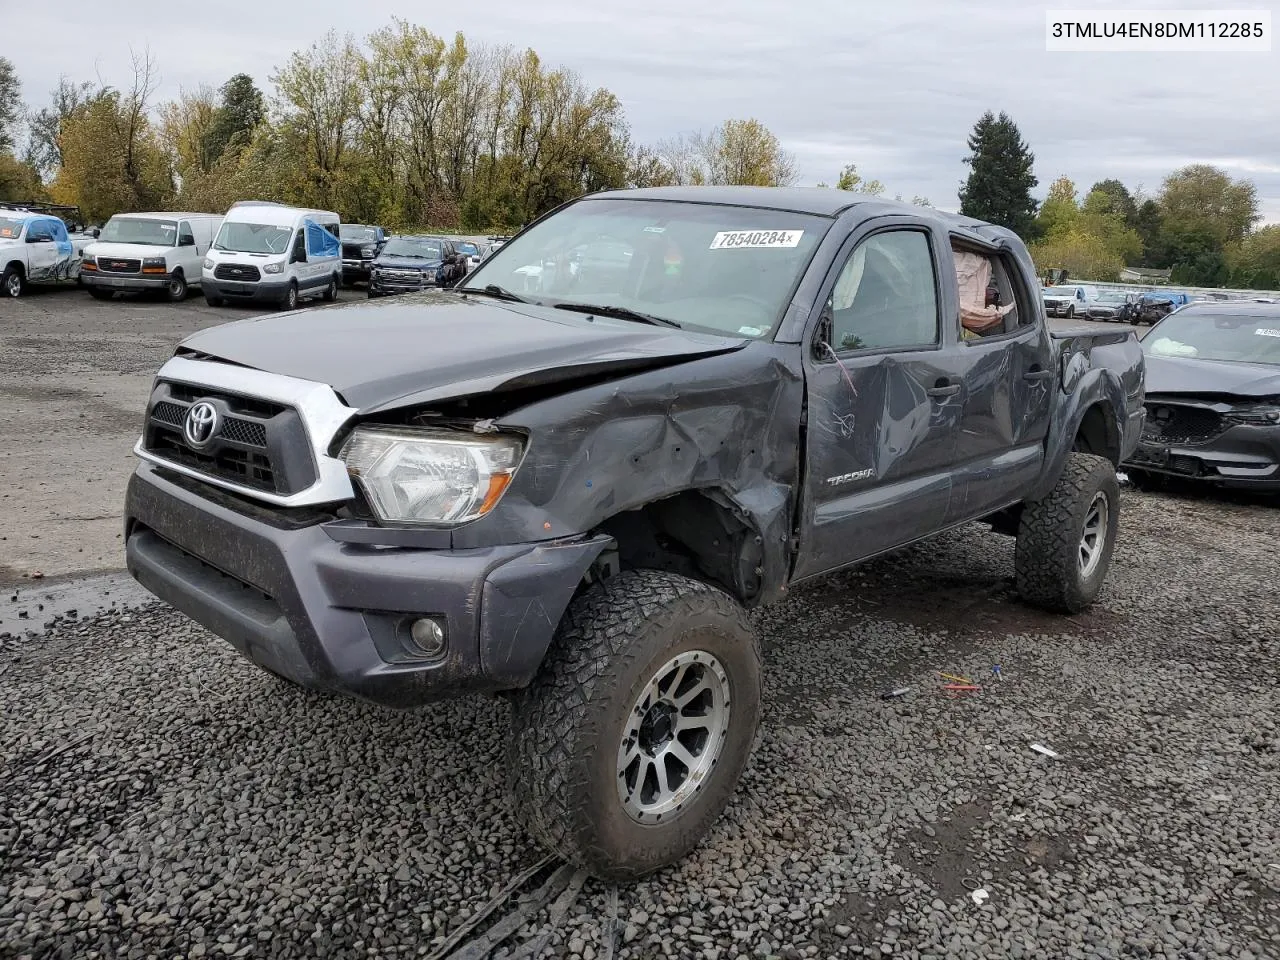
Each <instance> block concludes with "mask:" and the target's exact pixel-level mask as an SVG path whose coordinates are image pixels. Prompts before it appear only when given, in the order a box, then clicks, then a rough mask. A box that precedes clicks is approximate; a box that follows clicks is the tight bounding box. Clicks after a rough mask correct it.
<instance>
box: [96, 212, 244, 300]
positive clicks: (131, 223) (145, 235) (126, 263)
mask: <svg viewBox="0 0 1280 960" xmlns="http://www.w3.org/2000/svg"><path fill="white" fill-rule="evenodd" d="M221 225H222V217H221V216H219V215H218V214H210V213H118V214H116V215H115V216H114V217H112V218H111V219H110V220H108V221H107V224H106V226H105V227H103V228H102V230H101V232H100V234H99V236H98V239H97V240H95V241H94V242H93V243H91V244H89V245H88V246H87V247H86V248H85V251H84V263H83V264H82V265H81V267H80V279H81V282H82V283H83V285H84V286H85V287H86V288H87V289H88V291H89V293H90V294H91V295H92V296H94V297H96V298H97V299H99V300H110V299H111V298H112V297H114V296H115V295H116V293H119V292H131V293H137V292H140V291H150V290H154V291H163V292H164V294H165V296H167V297H168V298H169V299H170V300H175V301H176V300H184V299H186V296H187V292H188V291H189V289H190V287H191V286H192V285H193V284H194V285H195V286H197V287H198V286H200V284H201V281H202V276H203V271H202V264H203V262H204V258H205V256H206V255H207V254H208V252H209V247H210V245H212V243H213V238H214V237H215V236H216V235H217V232H218V227H220V226H221Z"/></svg>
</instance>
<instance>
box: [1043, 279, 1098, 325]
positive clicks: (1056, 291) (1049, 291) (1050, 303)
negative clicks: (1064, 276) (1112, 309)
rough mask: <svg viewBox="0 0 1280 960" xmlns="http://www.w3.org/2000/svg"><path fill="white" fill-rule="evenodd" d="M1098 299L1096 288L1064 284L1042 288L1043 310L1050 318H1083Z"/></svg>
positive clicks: (1077, 284)
mask: <svg viewBox="0 0 1280 960" xmlns="http://www.w3.org/2000/svg"><path fill="white" fill-rule="evenodd" d="M1097 299H1098V288H1097V287H1091V286H1086V285H1084V284H1079V283H1066V284H1060V285H1058V286H1054V287H1045V288H1044V310H1045V313H1046V314H1047V315H1049V316H1050V317H1066V318H1067V319H1071V318H1073V317H1077V316H1079V317H1083V316H1086V315H1087V314H1088V312H1089V307H1090V306H1092V305H1093V304H1094V302H1095V301H1097Z"/></svg>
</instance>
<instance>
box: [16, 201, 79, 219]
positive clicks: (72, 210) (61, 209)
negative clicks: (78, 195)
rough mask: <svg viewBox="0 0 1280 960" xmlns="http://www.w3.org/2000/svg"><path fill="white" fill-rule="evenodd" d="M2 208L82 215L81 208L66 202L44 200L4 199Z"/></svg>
mask: <svg viewBox="0 0 1280 960" xmlns="http://www.w3.org/2000/svg"><path fill="white" fill-rule="evenodd" d="M0 209H3V210H22V211H23V212H25V213H52V214H59V213H69V214H73V215H75V216H76V217H79V216H80V208H79V207H76V206H70V205H68V204H65V203H45V202H44V201H43V200H3V201H0Z"/></svg>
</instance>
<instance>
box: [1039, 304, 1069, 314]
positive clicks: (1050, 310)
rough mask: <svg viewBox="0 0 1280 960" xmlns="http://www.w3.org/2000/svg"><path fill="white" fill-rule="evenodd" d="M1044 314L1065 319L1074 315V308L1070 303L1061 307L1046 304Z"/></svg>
mask: <svg viewBox="0 0 1280 960" xmlns="http://www.w3.org/2000/svg"><path fill="white" fill-rule="evenodd" d="M1044 312H1045V313H1046V314H1047V315H1048V316H1051V317H1066V316H1070V315H1071V314H1073V313H1075V308H1074V305H1073V304H1070V303H1064V304H1061V305H1058V304H1051V303H1046V304H1045V305H1044Z"/></svg>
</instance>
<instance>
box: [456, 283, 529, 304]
mask: <svg viewBox="0 0 1280 960" xmlns="http://www.w3.org/2000/svg"><path fill="white" fill-rule="evenodd" d="M458 291H459V292H460V293H484V294H488V295H489V296H491V297H497V298H498V299H499V300H510V301H511V302H512V303H528V302H529V301H528V300H526V299H525V298H524V297H522V296H520V295H519V294H518V293H512V292H511V291H510V290H507V289H506V288H505V287H500V286H498V285H497V284H496V283H491V284H489V285H488V286H487V287H485V288H484V289H483V290H479V289H477V288H475V287H459V288H458Z"/></svg>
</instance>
